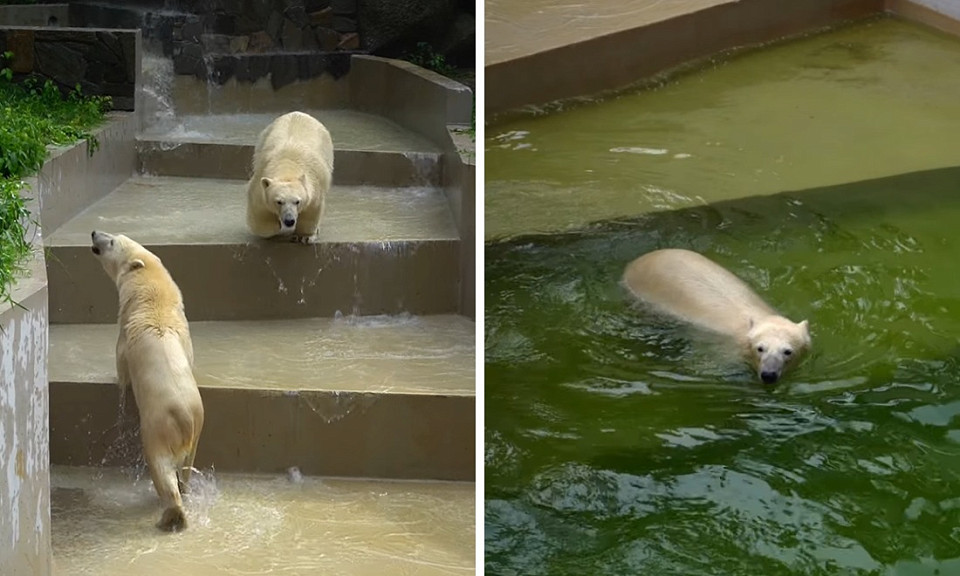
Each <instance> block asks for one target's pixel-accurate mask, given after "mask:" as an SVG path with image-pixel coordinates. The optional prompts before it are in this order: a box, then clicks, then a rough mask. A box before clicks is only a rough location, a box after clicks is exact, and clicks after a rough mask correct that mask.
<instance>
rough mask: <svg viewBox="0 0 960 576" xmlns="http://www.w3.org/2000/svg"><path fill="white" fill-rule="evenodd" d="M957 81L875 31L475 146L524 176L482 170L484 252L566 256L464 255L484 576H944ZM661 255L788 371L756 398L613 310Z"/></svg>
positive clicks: (896, 33) (889, 27)
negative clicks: (476, 375) (802, 341)
mask: <svg viewBox="0 0 960 576" xmlns="http://www.w3.org/2000/svg"><path fill="white" fill-rule="evenodd" d="M831 47H833V48H831ZM821 50H826V51H827V52H826V54H827V55H826V56H824V57H823V60H818V61H817V62H818V64H817V66H812V67H808V68H807V70H806V71H803V70H801V69H799V68H797V67H796V66H795V64H796V62H797V61H802V58H801V56H802V54H804V53H807V54H808V55H811V54H816V53H819V51H821ZM831 50H832V52H831ZM805 51H806V52H805ZM857 54H861V55H863V57H859V56H857ZM908 56H909V58H908ZM921 56H923V58H921ZM924 58H926V59H924ZM798 59H799V60H798ZM756 60H759V61H760V62H756ZM958 64H960V42H957V41H956V40H952V39H947V38H944V37H941V36H939V35H937V34H933V33H929V32H926V31H923V30H920V29H918V28H915V27H912V26H908V25H904V24H901V23H898V22H894V21H889V20H884V21H880V22H875V23H872V24H869V25H866V26H859V27H856V28H852V29H845V30H841V31H838V32H835V33H831V34H828V35H825V36H821V37H818V38H813V39H809V40H806V41H805V42H802V43H798V44H792V45H788V46H785V47H783V48H771V49H769V50H767V51H765V52H760V53H756V54H753V55H747V56H743V57H740V58H737V59H736V60H734V61H733V62H730V63H728V64H725V65H720V66H718V67H716V68H712V69H709V70H706V71H704V72H702V73H699V74H693V75H688V76H685V77H684V78H682V79H680V80H679V81H677V82H676V83H675V84H671V85H669V86H668V87H666V88H663V89H660V90H659V91H654V92H645V93H642V94H634V95H628V96H622V97H620V98H619V99H616V100H612V101H608V102H604V103H602V104H599V105H595V104H591V105H583V106H579V107H575V108H574V109H572V110H568V111H566V112H562V113H557V114H554V115H550V116H545V117H542V118H535V119H526V120H516V121H514V122H513V123H511V124H510V125H508V126H503V127H492V128H491V129H490V130H489V133H490V134H496V133H498V131H499V132H501V133H503V132H509V131H510V130H520V129H523V130H529V133H530V134H529V136H524V138H523V139H518V140H517V141H521V142H522V141H535V142H533V143H534V146H533V147H535V148H538V150H537V152H533V151H531V150H529V149H524V148H520V149H519V150H507V149H505V148H504V149H497V151H496V152H495V153H488V156H487V170H488V172H487V178H488V180H487V182H488V184H487V190H488V192H487V196H486V198H487V208H486V209H487V221H488V226H489V223H490V222H491V219H495V220H496V223H495V227H496V229H495V234H498V235H500V234H502V235H508V236H509V235H516V234H517V233H519V232H520V231H521V230H523V229H524V227H523V224H522V223H523V221H524V220H526V229H527V230H528V231H529V230H531V229H532V230H533V231H540V230H550V231H556V230H560V229H567V228H573V230H572V231H568V232H565V233H558V234H552V235H529V234H528V235H523V236H515V237H514V238H513V239H512V240H509V241H502V242H497V243H488V244H487V247H486V280H485V282H486V291H487V292H486V324H485V330H486V344H485V345H486V383H485V387H486V393H485V402H486V407H485V423H486V432H485V442H486V449H485V460H486V480H485V482H486V495H485V497H486V504H485V508H486V518H485V548H486V559H485V561H486V572H487V573H488V574H504V575H506V574H525V575H527V574H529V575H536V574H561V575H562V574H689V575H700V574H791V575H792V574H910V575H918V574H937V573H939V574H952V573H957V572H958V571H960V531H958V529H957V526H958V521H960V420H958V419H957V415H960V383H958V382H960V378H958V376H960V362H958V360H960V281H958V280H957V274H956V270H957V265H956V261H957V258H956V254H957V250H958V249H960V230H958V229H957V223H958V222H960V153H958V150H960V130H958V128H960V99H957V98H956V96H955V95H956V94H957V93H960V92H958V91H957V90H956V89H954V90H953V91H952V93H948V92H947V89H948V88H949V87H950V86H953V85H954V84H958V83H960V76H958V75H956V74H948V73H947V72H948V71H949V70H950V69H951V68H950V67H949V66H948V65H950V66H955V65H958ZM905 66H906V67H914V68H919V69H914V70H912V71H911V70H905V69H903V67H905ZM763 70H766V76H764V75H763V74H760V72H761V71H763ZM754 71H755V72H756V75H755V76H751V74H754ZM724 78H725V80H723V79H724ZM857 79H859V80H857ZM721 80H723V82H721ZM718 82H719V83H721V84H722V83H726V84H727V88H726V89H725V90H718V88H719V84H717V83H718ZM831 84H832V85H833V89H832V90H831V89H829V87H830V85H831ZM772 86H775V87H776V89H772V88H771V87H772ZM791 86H793V90H790V89H789V88H790V87H791ZM818 87H819V88H818ZM957 87H960V84H958V86H957ZM871 95H872V96H871ZM858 98H859V101H860V107H859V108H858V107H857V106H855V105H854V104H855V102H856V100H857V99H858ZM631 101H632V102H633V105H632V106H633V108H632V110H633V116H630V117H627V116H625V115H623V114H621V115H620V116H621V118H623V119H622V120H621V121H620V122H619V123H617V122H614V121H613V120H612V119H611V118H608V119H607V121H606V123H603V124H601V123H599V121H598V120H597V118H600V117H601V116H603V115H604V114H607V113H609V112H610V111H611V109H612V110H613V111H617V110H624V109H627V107H628V103H629V102H631ZM641 104H642V105H641ZM748 104H749V105H748ZM791 109H795V110H798V112H797V113H796V114H792V115H789V116H790V117H789V118H786V119H784V118H780V114H785V113H786V112H785V111H787V110H791ZM658 110H659V111H660V112H657V111H658ZM751 110H752V111H753V112H754V115H753V116H749V115H747V113H748V112H749V111H751ZM778 110H779V112H778ZM799 110H803V111H804V112H803V113H801V112H799ZM590 116H594V121H590V120H589V117H590ZM614 116H616V115H614ZM811 116H812V118H811ZM804 117H806V118H807V120H803V118H804ZM499 128H503V129H502V130H499ZM561 135H563V138H561ZM651 135H658V136H659V138H652V137H650V136H651ZM537 138H542V140H537ZM560 140H564V142H563V143H562V144H559V143H558V142H559V141H560ZM708 141H709V142H720V143H730V144H729V145H727V144H721V145H719V146H712V145H710V146H708V145H707V142H708ZM576 142H579V143H581V144H582V145H583V147H584V148H589V149H590V150H591V151H590V152H589V153H584V154H581V155H580V156H579V157H578V158H577V159H576V160H575V159H574V156H573V154H574V149H575V147H576V146H575V143H576ZM733 142H737V143H738V145H737V146H734V145H733V144H732V143H733ZM554 144H556V147H553V145H554ZM614 148H651V149H665V150H667V151H668V153H666V154H651V153H644V152H643V151H639V152H638V151H627V152H605V151H604V150H606V151H609V150H611V149H614ZM488 149H491V150H492V149H493V148H491V143H490V142H488ZM676 153H689V154H691V156H690V157H689V158H676V157H675V154H676ZM537 154H539V156H538V155H537ZM781 156H783V158H784V160H783V161H782V162H779V163H778V161H777V159H778V158H780V157H781ZM694 160H695V161H694ZM587 169H589V170H593V172H592V173H590V175H588V174H587V173H586V172H585V170H587ZM758 169H759V170H761V171H760V172H758V171H757V170H758ZM538 179H539V180H538ZM525 182H533V184H531V185H530V186H533V187H536V189H534V188H524V186H527V184H525ZM648 189H657V190H662V191H666V193H664V194H662V195H660V196H657V197H656V198H654V197H652V196H651V195H650V194H646V193H643V192H642V190H648ZM574 191H576V193H577V194H582V197H581V198H572V197H571V196H572V195H573V194H574ZM698 191H703V194H702V195H703V196H704V200H706V201H709V203H707V202H704V201H700V200H699V199H697V195H698ZM624 196H626V198H625V197H624ZM745 196H746V197H745ZM491 199H493V200H494V201H493V202H491ZM654 200H657V201H658V202H660V203H659V204H658V203H657V202H655V201H654ZM534 206H536V209H534V208H533V207H534ZM600 219H604V220H603V221H601V222H595V221H597V220H600ZM589 222H595V223H593V224H590V225H587V223H589ZM668 246H674V247H686V248H691V249H695V250H698V251H701V252H703V253H705V254H706V255H707V256H709V257H711V258H713V259H715V260H717V261H718V262H720V263H721V264H723V265H724V266H726V267H727V268H729V269H730V270H732V271H733V272H734V273H736V274H737V275H739V276H741V277H742V278H744V279H745V280H747V281H748V283H750V284H751V285H752V286H753V287H755V288H756V289H757V290H758V291H759V292H760V293H761V294H762V295H764V296H765V297H766V299H767V300H769V301H770V302H771V303H772V304H773V305H774V306H776V307H778V308H779V309H780V310H781V311H782V312H783V313H784V314H785V315H787V316H789V317H791V318H793V319H795V320H800V319H803V318H807V319H809V320H810V323H811V328H812V332H813V342H814V352H813V353H812V354H811V355H810V356H809V357H808V358H807V359H806V360H805V361H804V362H803V363H802V364H801V365H800V366H799V367H798V368H797V369H796V370H794V371H793V372H792V373H790V374H789V375H788V376H787V377H786V379H785V380H784V381H783V382H782V383H781V384H779V385H777V386H774V387H765V386H763V385H761V384H759V383H757V382H756V381H755V377H753V376H752V375H751V374H750V373H749V371H748V370H746V369H745V368H744V367H743V366H742V365H741V364H739V363H736V362H733V361H728V357H727V356H725V355H724V354H721V352H724V351H723V350H721V349H720V348H718V347H717V346H716V345H715V344H711V343H708V342H705V341H702V339H700V338H698V337H697V336H696V335H695V334H692V333H690V332H689V331H687V330H686V329H684V328H682V327H679V326H675V325H673V324H671V323H669V322H664V321H662V320H658V319H653V318H651V317H649V316H648V315H646V314H645V313H644V312H643V311H641V310H639V309H636V308H635V307H634V306H633V305H632V303H631V302H630V300H629V299H628V298H627V297H626V295H625V294H624V291H623V289H622V288H621V287H620V286H619V285H618V282H619V279H620V275H621V273H622V271H623V268H624V266H625V265H626V264H627V263H628V262H629V261H630V260H632V259H633V258H635V257H636V256H638V255H640V254H642V253H644V252H647V251H650V250H653V249H656V248H662V247H668Z"/></svg>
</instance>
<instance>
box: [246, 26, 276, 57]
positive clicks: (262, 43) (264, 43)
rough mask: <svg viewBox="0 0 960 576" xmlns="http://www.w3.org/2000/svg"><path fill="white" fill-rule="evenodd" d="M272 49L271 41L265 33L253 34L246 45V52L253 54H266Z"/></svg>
mask: <svg viewBox="0 0 960 576" xmlns="http://www.w3.org/2000/svg"><path fill="white" fill-rule="evenodd" d="M273 47H274V43H273V40H272V39H271V38H270V35H269V34H267V33H266V32H263V31H260V32H254V33H253V34H251V35H250V41H249V42H248V43H247V51H249V52H253V53H260V52H266V51H268V50H270V49H272V48H273Z"/></svg>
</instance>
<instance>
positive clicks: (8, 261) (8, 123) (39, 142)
mask: <svg viewBox="0 0 960 576" xmlns="http://www.w3.org/2000/svg"><path fill="white" fill-rule="evenodd" d="M2 56H3V59H4V60H9V59H10V58H12V56H13V55H12V54H11V53H10V52H6V53H4V54H3V55H2ZM109 107H110V99H109V98H107V97H100V96H93V97H88V96H83V95H82V94H81V92H80V87H79V86H77V87H76V88H75V89H74V90H72V91H71V92H70V93H69V94H68V95H67V96H66V97H64V96H63V95H62V94H61V93H60V90H59V88H57V86H56V85H55V84H54V83H53V82H51V81H49V80H48V81H46V82H45V83H44V84H43V85H40V84H39V83H38V82H37V81H35V80H27V81H26V82H24V83H23V84H17V83H14V82H13V73H12V71H11V70H10V68H7V67H4V68H0V301H10V288H11V286H12V284H13V281H14V278H15V276H16V274H17V273H18V272H19V271H20V270H21V267H22V264H23V260H24V259H25V258H26V256H27V255H28V254H29V253H30V243H29V240H28V239H25V238H24V232H25V231H26V225H27V224H28V223H29V218H30V213H29V211H28V210H27V208H26V202H25V199H24V198H23V197H22V195H21V191H22V188H23V178H24V177H25V176H28V175H30V174H32V173H34V172H36V171H38V170H39V169H40V168H41V166H43V161H44V159H46V156H47V145H49V144H56V145H67V144H72V143H74V142H76V141H78V140H87V142H88V143H89V144H90V150H91V151H92V150H94V149H95V148H96V147H97V144H98V143H97V141H96V139H95V138H94V137H93V136H92V135H91V133H90V129H91V128H93V127H94V126H96V125H97V124H99V123H100V122H101V121H102V120H103V117H104V113H105V112H106V111H107V110H108V109H109Z"/></svg>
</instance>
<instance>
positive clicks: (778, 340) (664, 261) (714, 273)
mask: <svg viewBox="0 0 960 576" xmlns="http://www.w3.org/2000/svg"><path fill="white" fill-rule="evenodd" d="M623 281H624V284H625V285H626V287H627V288H628V289H629V290H630V291H631V292H632V293H633V294H634V295H635V296H636V297H637V298H639V299H640V300H641V301H643V302H645V303H647V304H649V305H651V306H652V307H653V308H654V309H655V310H657V311H659V312H663V313H665V314H668V315H670V316H673V317H675V318H678V319H680V320H683V321H685V322H688V323H690V324H693V325H695V326H697V327H699V328H701V329H705V330H708V331H712V332H716V333H718V334H721V335H724V336H727V337H730V338H732V339H734V341H736V342H737V343H738V345H739V346H740V347H741V349H742V350H743V353H744V355H745V357H746V358H747V359H748V360H749V362H750V364H751V365H752V367H753V368H754V369H755V370H756V372H757V374H758V375H759V376H760V379H761V380H763V382H765V383H767V384H773V383H774V382H776V381H777V380H779V379H780V377H781V376H782V375H783V373H784V371H785V370H786V368H787V367H788V366H790V365H791V364H793V363H794V362H795V361H796V360H797V359H798V358H799V357H801V356H802V355H803V353H805V352H806V351H807V350H808V349H809V348H810V331H809V325H808V323H807V321H806V320H804V321H803V322H800V323H794V322H792V321H791V320H789V319H787V318H784V317H783V316H780V315H779V314H777V312H776V311H775V310H774V309H773V308H771V307H770V306H769V305H768V304H767V303H766V302H764V301H763V300H762V299H761V298H760V297H759V296H757V295H756V294H755V293H754V292H753V290H751V289H750V287H749V286H747V285H746V284H745V283H744V282H743V281H742V280H740V279H739V278H737V277H736V276H734V275H733V274H732V273H730V272H729V271H727V270H726V269H724V268H723V267H721V266H720V265H718V264H716V263H715V262H713V261H711V260H709V259H708V258H706V257H705V256H702V255H700V254H697V253H696V252H691V251H689V250H679V249H666V250H657V251H654V252H650V253H648V254H644V255H643V256H641V257H639V258H637V259H636V260H634V261H633V262H631V263H630V264H628V265H627V268H626V270H625V271H624V274H623Z"/></svg>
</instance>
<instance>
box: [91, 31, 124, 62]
mask: <svg viewBox="0 0 960 576" xmlns="http://www.w3.org/2000/svg"><path fill="white" fill-rule="evenodd" d="M96 34H97V41H98V42H99V43H100V44H101V45H102V46H103V47H104V48H106V49H107V50H109V51H110V52H113V53H114V54H116V56H117V60H118V61H120V62H123V47H122V46H121V45H120V40H119V39H117V35H116V34H114V33H113V32H97V33H96Z"/></svg>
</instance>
